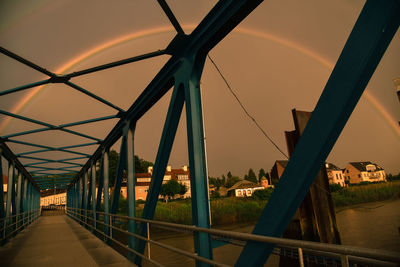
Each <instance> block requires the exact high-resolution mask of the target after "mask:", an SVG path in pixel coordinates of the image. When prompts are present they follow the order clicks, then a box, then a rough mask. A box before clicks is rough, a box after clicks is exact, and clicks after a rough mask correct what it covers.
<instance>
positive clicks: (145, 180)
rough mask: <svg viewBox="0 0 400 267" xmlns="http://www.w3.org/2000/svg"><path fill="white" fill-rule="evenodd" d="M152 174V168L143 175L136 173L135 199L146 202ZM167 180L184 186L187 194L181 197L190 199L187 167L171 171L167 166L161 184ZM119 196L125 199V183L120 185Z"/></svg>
mask: <svg viewBox="0 0 400 267" xmlns="http://www.w3.org/2000/svg"><path fill="white" fill-rule="evenodd" d="M152 174H153V167H149V168H148V171H147V172H145V173H136V174H135V177H136V183H135V199H136V200H139V199H140V200H146V197H147V193H148V191H149V187H150V182H151V176H152ZM169 180H175V181H177V182H178V183H180V184H184V185H185V186H186V188H187V189H188V190H187V192H186V193H185V194H184V195H183V196H182V197H183V198H188V197H191V192H190V171H189V168H188V166H183V167H182V168H181V169H172V168H171V166H167V169H166V171H165V174H164V179H163V184H165V183H167V182H168V181H169ZM121 194H122V195H123V196H124V197H125V198H126V197H127V188H126V181H124V182H123V183H122V186H121Z"/></svg>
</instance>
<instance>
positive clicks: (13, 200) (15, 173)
mask: <svg viewBox="0 0 400 267" xmlns="http://www.w3.org/2000/svg"><path fill="white" fill-rule="evenodd" d="M18 172H19V170H18V169H16V168H15V165H14V175H13V183H12V187H11V188H10V189H11V215H12V220H11V221H12V223H13V227H12V230H13V231H14V230H15V229H16V225H15V222H16V218H17V217H16V216H14V215H16V214H17V208H16V207H15V193H16V192H15V182H16V181H15V176H17V173H18Z"/></svg>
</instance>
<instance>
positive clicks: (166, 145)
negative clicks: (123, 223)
mask: <svg viewBox="0 0 400 267" xmlns="http://www.w3.org/2000/svg"><path fill="white" fill-rule="evenodd" d="M184 101H185V94H184V91H183V88H182V87H181V86H175V87H174V90H173V92H172V97H171V101H170V104H169V108H168V113H167V118H166V120H165V124H164V129H163V132H162V135H161V141H160V145H159V147H158V152H157V157H156V161H155V164H154V169H153V174H152V177H151V182H150V186H149V192H148V194H147V198H146V204H145V206H144V209H143V215H142V217H143V218H144V219H150V220H151V219H153V216H154V212H155V209H156V205H157V201H158V196H159V194H160V190H161V185H162V181H163V179H164V175H165V168H166V167H167V164H168V160H169V156H170V154H171V149H172V145H173V143H174V139H175V134H176V130H177V128H178V124H179V120H180V117H181V114H182V109H183V104H184ZM139 234H140V235H141V236H143V237H147V229H146V223H140V226H139ZM145 246H146V242H145V241H143V240H137V242H136V251H138V252H139V253H142V254H143V253H144V249H145ZM141 260H142V259H141V258H140V257H135V264H137V265H141Z"/></svg>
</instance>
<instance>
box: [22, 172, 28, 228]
mask: <svg viewBox="0 0 400 267" xmlns="http://www.w3.org/2000/svg"><path fill="white" fill-rule="evenodd" d="M27 191H28V178H26V177H25V179H24V192H23V200H22V207H23V208H22V212H23V217H22V218H23V219H22V225H25V217H26V212H27V208H28V206H27Z"/></svg>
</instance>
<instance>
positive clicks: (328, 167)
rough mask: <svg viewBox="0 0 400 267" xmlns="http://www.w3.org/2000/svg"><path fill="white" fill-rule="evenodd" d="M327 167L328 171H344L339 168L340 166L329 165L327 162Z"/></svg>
mask: <svg viewBox="0 0 400 267" xmlns="http://www.w3.org/2000/svg"><path fill="white" fill-rule="evenodd" d="M325 166H326V170H327V171H331V170H332V171H341V170H342V169H341V168H339V167H338V166H336V165H335V164H332V163H329V162H327V163H326V164H325Z"/></svg>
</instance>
